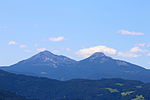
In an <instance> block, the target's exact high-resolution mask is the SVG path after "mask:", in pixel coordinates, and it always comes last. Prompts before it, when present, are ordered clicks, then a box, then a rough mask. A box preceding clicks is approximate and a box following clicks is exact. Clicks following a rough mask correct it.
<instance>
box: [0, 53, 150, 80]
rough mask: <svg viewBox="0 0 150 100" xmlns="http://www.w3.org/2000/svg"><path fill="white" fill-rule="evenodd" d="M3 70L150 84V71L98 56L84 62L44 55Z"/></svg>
mask: <svg viewBox="0 0 150 100" xmlns="http://www.w3.org/2000/svg"><path fill="white" fill-rule="evenodd" d="M1 69H3V70H5V71H8V72H13V73H16V74H25V75H32V76H38V77H48V78H51V79H58V80H70V79H101V78H123V79H130V80H140V81H144V82H150V70H148V69H145V68H143V67H141V66H138V65H135V64H131V63H129V62H126V61H121V60H116V59H113V58H111V57H108V56H106V55H105V54H104V53H102V52H97V53H94V54H93V55H91V56H90V57H88V58H86V59H83V60H81V61H75V60H73V59H70V58H68V57H65V56H62V55H55V54H53V53H51V52H49V51H43V52H40V53H38V54H37V55H34V56H32V57H31V58H29V59H26V60H23V61H20V62H18V63H17V64H14V65H11V66H8V67H2V68H1Z"/></svg>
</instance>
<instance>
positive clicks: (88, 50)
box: [76, 46, 116, 57]
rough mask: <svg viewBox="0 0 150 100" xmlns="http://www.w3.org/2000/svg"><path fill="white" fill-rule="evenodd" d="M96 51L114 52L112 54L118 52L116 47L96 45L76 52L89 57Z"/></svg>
mask: <svg viewBox="0 0 150 100" xmlns="http://www.w3.org/2000/svg"><path fill="white" fill-rule="evenodd" d="M95 52H104V53H106V54H112V55H114V54H116V50H115V49H113V48H109V47H106V46H95V47H90V48H85V49H80V50H79V51H78V52H76V54H77V55H81V56H84V57H88V56H90V55H92V54H93V53H95Z"/></svg>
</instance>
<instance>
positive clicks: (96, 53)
mask: <svg viewBox="0 0 150 100" xmlns="http://www.w3.org/2000/svg"><path fill="white" fill-rule="evenodd" d="M104 56H106V55H105V54H104V53H103V52H95V53H94V54H93V55H92V57H104Z"/></svg>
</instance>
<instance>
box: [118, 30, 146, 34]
mask: <svg viewBox="0 0 150 100" xmlns="http://www.w3.org/2000/svg"><path fill="white" fill-rule="evenodd" d="M118 33H120V34H123V35H144V33H141V32H130V31H128V30H119V31H118Z"/></svg>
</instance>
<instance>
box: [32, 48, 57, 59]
mask: <svg viewBox="0 0 150 100" xmlns="http://www.w3.org/2000/svg"><path fill="white" fill-rule="evenodd" d="M55 56H57V55H55V54H53V53H51V52H50V51H48V50H45V51H42V52H40V53H38V54H36V55H34V56H32V57H31V58H30V59H34V60H35V59H46V58H53V57H55Z"/></svg>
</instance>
